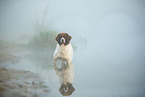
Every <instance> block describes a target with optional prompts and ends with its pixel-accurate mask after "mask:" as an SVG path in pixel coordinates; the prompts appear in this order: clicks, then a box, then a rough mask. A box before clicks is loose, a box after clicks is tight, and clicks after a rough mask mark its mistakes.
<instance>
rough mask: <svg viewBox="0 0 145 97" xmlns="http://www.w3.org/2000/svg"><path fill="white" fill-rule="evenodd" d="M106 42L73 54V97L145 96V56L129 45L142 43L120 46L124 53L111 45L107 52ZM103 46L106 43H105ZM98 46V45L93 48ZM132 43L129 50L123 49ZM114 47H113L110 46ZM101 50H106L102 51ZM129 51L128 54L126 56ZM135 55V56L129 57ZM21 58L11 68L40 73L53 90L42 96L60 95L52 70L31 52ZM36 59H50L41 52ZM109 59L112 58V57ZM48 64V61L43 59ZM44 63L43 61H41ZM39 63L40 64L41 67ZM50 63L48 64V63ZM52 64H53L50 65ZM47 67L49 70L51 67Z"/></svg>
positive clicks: (82, 48) (97, 43) (140, 42)
mask: <svg viewBox="0 0 145 97" xmlns="http://www.w3.org/2000/svg"><path fill="white" fill-rule="evenodd" d="M105 42H108V41H99V40H98V42H94V43H93V42H92V41H91V40H90V41H88V44H86V45H85V46H84V47H85V48H84V47H78V48H77V50H75V52H74V59H73V64H74V68H75V78H74V82H73V84H74V87H75V89H76V90H75V92H74V93H73V94H72V95H71V96H72V97H89V96H91V97H144V96H145V93H144V91H145V77H144V75H145V60H144V58H145V56H144V52H142V51H143V50H141V49H142V47H141V48H140V51H137V50H139V49H136V50H132V51H130V50H129V49H130V48H131V47H130V46H135V45H136V46H141V44H142V41H141V40H139V41H138V42H137V43H134V44H130V42H128V43H124V44H122V45H117V47H118V46H120V47H119V48H121V49H122V50H124V52H120V51H121V50H120V49H118V50H117V51H115V49H116V45H114V43H113V42H112V43H110V46H107V47H106V49H105V47H104V46H105V45H104V44H106V43H105ZM103 43H104V44H103ZM92 44H95V45H92ZM126 44H130V45H129V46H128V49H124V48H123V47H122V46H123V45H126ZM111 45H112V46H111ZM102 47H103V48H104V49H102ZM127 52H128V53H127ZM132 53H133V54H134V55H135V56H132V55H130V54H132ZM19 54H20V56H22V59H21V61H20V62H19V63H17V64H13V65H11V66H10V67H9V68H15V69H19V70H27V71H32V72H35V73H38V74H39V75H41V76H42V77H44V81H45V82H46V84H47V85H48V86H49V87H50V89H51V91H50V92H49V93H46V94H45V95H42V97H48V96H49V97H56V96H60V95H61V94H60V93H59V91H58V89H59V87H60V86H59V82H58V78H57V76H56V74H55V72H54V70H53V69H50V68H46V67H47V65H45V66H43V65H41V64H40V63H41V62H39V61H36V60H35V61H34V60H32V59H31V58H30V57H28V55H30V54H29V53H25V54H22V53H19ZM40 55H41V56H40ZM36 56H39V57H40V58H42V56H43V57H44V56H47V54H46V53H41V54H38V55H36ZM109 56H110V57H109ZM114 56H115V57H114ZM35 58H36V57H34V59H35ZM44 59H45V61H46V62H48V58H44ZM40 61H44V60H40ZM38 63H39V64H40V65H38ZM48 63H49V62H48ZM49 64H51V62H50V63H49ZM48 67H50V66H49V65H48Z"/></svg>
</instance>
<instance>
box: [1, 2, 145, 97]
mask: <svg viewBox="0 0 145 97" xmlns="http://www.w3.org/2000/svg"><path fill="white" fill-rule="evenodd" d="M144 5H145V1H143V0H109V1H107V0H41V1H38V0H37V1H36V0H13V1H12V0H3V1H2V0H1V1H0V39H2V40H10V41H24V42H27V41H28V40H29V39H31V37H32V35H34V34H36V33H38V30H41V29H35V25H34V24H35V23H36V22H40V23H41V24H42V25H43V29H52V30H56V31H57V32H67V33H69V34H70V35H71V36H72V40H71V42H72V43H73V44H75V45H76V47H77V49H76V50H75V51H74V59H73V64H74V68H75V79H74V87H75V88H76V91H75V92H74V94H73V95H72V96H74V97H80V96H84V97H88V96H92V97H97V96H99V97H106V96H109V97H122V96H123V97H143V96H145V93H144V91H145V77H144V75H145V11H144V10H145V6H144ZM51 95H52V96H56V95H55V94H53V93H52V94H51Z"/></svg>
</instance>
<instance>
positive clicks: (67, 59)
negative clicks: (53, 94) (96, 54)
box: [53, 33, 75, 96]
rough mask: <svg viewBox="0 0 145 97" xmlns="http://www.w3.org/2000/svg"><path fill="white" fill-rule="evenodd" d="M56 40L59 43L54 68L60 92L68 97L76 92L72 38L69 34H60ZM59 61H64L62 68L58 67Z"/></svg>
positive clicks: (55, 53)
mask: <svg viewBox="0 0 145 97" xmlns="http://www.w3.org/2000/svg"><path fill="white" fill-rule="evenodd" d="M55 40H56V41H57V47H56V50H55V52H54V64H53V66H54V69H55V72H56V74H57V76H58V77H59V81H60V84H61V87H60V89H59V91H60V93H61V94H62V95H64V96H68V95H71V94H72V93H73V92H74V91H75V89H74V87H73V85H72V82H73V78H74V68H73V64H72V59H73V48H72V45H71V43H70V40H71V36H70V35H68V34H67V33H59V34H58V35H57V36H56V39H55ZM58 59H61V61H62V64H61V68H58V67H57V66H56V61H57V60H58Z"/></svg>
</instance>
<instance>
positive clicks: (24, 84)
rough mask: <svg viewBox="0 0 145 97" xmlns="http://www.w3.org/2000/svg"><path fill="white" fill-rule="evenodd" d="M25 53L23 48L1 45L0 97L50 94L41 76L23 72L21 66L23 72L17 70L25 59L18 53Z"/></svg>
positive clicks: (37, 96) (32, 96) (26, 96)
mask: <svg viewBox="0 0 145 97" xmlns="http://www.w3.org/2000/svg"><path fill="white" fill-rule="evenodd" d="M23 51H26V49H25V48H23V47H22V46H11V45H5V43H0V97H40V96H41V97H42V95H44V94H48V93H49V92H50V88H49V86H48V85H46V82H45V81H44V78H43V77H42V76H40V74H37V73H35V72H32V71H31V70H22V69H23V67H22V66H21V65H20V66H19V67H21V68H22V69H21V70H19V69H18V68H15V67H17V66H15V65H16V64H17V65H19V62H20V61H21V60H22V59H23V54H21V53H16V52H23ZM14 53H15V54H14ZM17 54H19V55H17ZM20 55H21V56H20ZM9 67H13V68H9Z"/></svg>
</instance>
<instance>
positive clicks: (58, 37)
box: [55, 34, 61, 44]
mask: <svg viewBox="0 0 145 97" xmlns="http://www.w3.org/2000/svg"><path fill="white" fill-rule="evenodd" d="M60 38H61V35H60V34H58V35H57V36H56V38H55V40H56V41H57V42H58V43H59V44H60Z"/></svg>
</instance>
